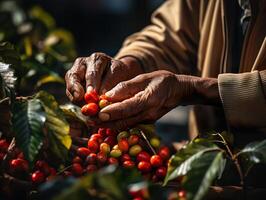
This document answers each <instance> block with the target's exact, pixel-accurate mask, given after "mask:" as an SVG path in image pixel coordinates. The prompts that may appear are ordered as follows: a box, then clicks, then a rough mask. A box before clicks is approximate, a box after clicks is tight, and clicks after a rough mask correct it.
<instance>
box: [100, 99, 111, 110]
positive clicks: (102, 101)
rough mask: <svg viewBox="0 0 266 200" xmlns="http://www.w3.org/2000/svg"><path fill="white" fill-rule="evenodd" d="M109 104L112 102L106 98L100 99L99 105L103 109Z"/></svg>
mask: <svg viewBox="0 0 266 200" xmlns="http://www.w3.org/2000/svg"><path fill="white" fill-rule="evenodd" d="M108 105H110V102H109V101H107V100H106V99H102V100H100V101H99V107H100V109H103V108H104V107H106V106H108Z"/></svg>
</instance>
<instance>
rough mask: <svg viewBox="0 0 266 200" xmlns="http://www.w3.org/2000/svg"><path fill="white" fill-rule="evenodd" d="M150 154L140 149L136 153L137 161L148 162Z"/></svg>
mask: <svg viewBox="0 0 266 200" xmlns="http://www.w3.org/2000/svg"><path fill="white" fill-rule="evenodd" d="M150 159H151V156H150V154H148V153H147V152H146V151H141V152H140V153H139V154H138V155H137V161H138V162H140V161H147V162H150Z"/></svg>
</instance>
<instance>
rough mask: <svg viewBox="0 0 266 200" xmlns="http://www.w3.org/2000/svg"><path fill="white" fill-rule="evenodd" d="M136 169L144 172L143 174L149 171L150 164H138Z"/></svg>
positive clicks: (144, 162) (142, 162) (143, 162)
mask: <svg viewBox="0 0 266 200" xmlns="http://www.w3.org/2000/svg"><path fill="white" fill-rule="evenodd" d="M138 169H139V171H141V172H145V173H146V172H149V171H151V164H150V163H149V162H146V161H141V162H139V164H138Z"/></svg>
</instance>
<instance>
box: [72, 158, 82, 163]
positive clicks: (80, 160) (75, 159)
mask: <svg viewBox="0 0 266 200" xmlns="http://www.w3.org/2000/svg"><path fill="white" fill-rule="evenodd" d="M82 162H83V161H82V159H81V158H80V157H79V156H75V157H74V158H73V159H72V163H79V164H81V163H82Z"/></svg>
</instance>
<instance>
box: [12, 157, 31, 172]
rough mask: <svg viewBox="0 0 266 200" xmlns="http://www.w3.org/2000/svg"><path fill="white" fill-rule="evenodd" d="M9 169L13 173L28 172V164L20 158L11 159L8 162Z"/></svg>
mask: <svg viewBox="0 0 266 200" xmlns="http://www.w3.org/2000/svg"><path fill="white" fill-rule="evenodd" d="M10 169H11V170H14V171H28V170H29V164H28V162H27V161H26V160H23V159H21V158H17V159H13V160H11V161H10Z"/></svg>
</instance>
